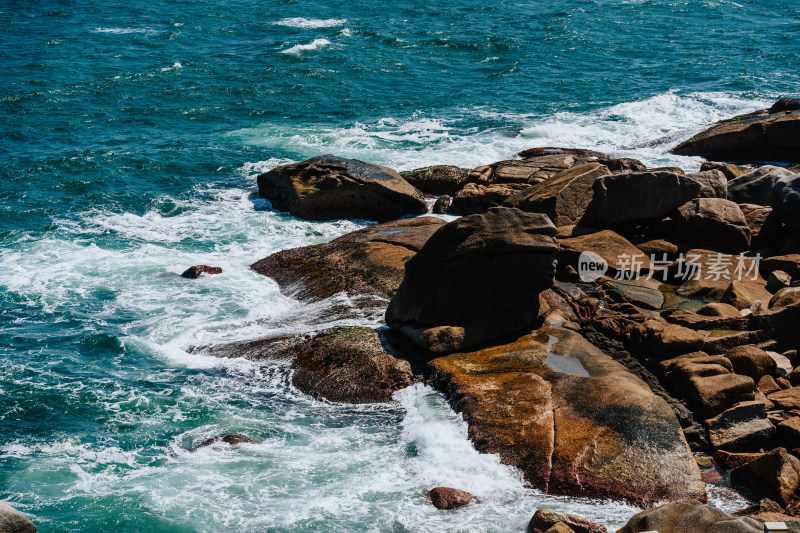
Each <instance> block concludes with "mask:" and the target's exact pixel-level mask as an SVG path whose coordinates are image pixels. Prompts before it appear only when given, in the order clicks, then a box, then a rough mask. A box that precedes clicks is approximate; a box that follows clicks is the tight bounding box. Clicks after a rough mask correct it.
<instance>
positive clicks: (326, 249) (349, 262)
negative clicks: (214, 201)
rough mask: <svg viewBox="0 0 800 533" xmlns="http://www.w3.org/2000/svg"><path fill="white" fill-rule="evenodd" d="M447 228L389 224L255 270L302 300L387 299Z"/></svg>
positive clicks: (436, 223)
mask: <svg viewBox="0 0 800 533" xmlns="http://www.w3.org/2000/svg"><path fill="white" fill-rule="evenodd" d="M443 225H444V222H443V221H442V220H440V219H438V218H435V217H421V218H413V219H407V220H399V221H396V222H388V223H386V224H380V225H377V226H371V227H368V228H364V229H362V230H359V231H355V232H353V233H349V234H347V235H344V236H342V237H339V238H338V239H334V240H332V241H331V242H329V243H325V244H315V245H312V246H304V247H302V248H294V249H292V250H284V251H280V252H276V253H274V254H272V255H270V256H269V257H267V258H264V259H261V260H260V261H258V262H256V263H254V264H253V265H252V266H251V268H252V269H253V270H255V271H256V272H258V273H259V274H263V275H265V276H269V277H271V278H272V279H274V280H275V281H276V282H277V283H278V285H279V286H280V289H281V292H283V293H284V294H288V295H290V296H295V297H299V298H302V299H307V300H308V299H310V300H321V299H324V298H329V297H331V296H333V295H334V294H337V293H340V292H345V293H347V294H348V295H350V296H356V295H362V294H370V295H371V294H375V295H380V296H384V297H386V296H390V295H392V294H394V292H395V291H396V290H397V288H398V287H399V286H400V282H401V281H402V280H403V273H404V270H403V269H404V266H405V263H406V261H408V260H409V259H410V258H411V257H413V256H414V255H415V254H416V253H417V252H418V251H419V250H420V249H421V248H422V246H423V245H424V244H425V242H427V240H428V238H429V237H430V236H431V235H433V233H434V232H435V231H436V230H437V229H439V228H440V227H441V226H443Z"/></svg>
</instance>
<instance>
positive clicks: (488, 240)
mask: <svg viewBox="0 0 800 533" xmlns="http://www.w3.org/2000/svg"><path fill="white" fill-rule="evenodd" d="M555 231H556V229H555V227H554V226H553V224H552V223H551V222H550V220H549V219H548V218H547V217H546V216H544V215H541V214H531V213H524V212H522V211H520V210H519V209H511V208H506V207H499V208H492V209H490V210H489V211H488V212H487V213H483V214H477V215H470V216H466V217H463V218H460V219H458V220H456V221H453V222H450V223H449V224H447V225H445V226H443V227H442V228H441V229H439V230H438V231H437V232H436V233H434V234H433V236H432V237H431V238H430V239H429V240H428V242H427V243H426V244H425V246H424V247H423V248H422V250H420V252H419V253H418V254H417V255H416V256H415V257H414V258H413V259H412V260H410V261H409V262H408V263H406V270H405V278H404V279H403V283H402V284H401V285H400V288H399V289H398V291H397V294H396V295H395V297H394V298H393V299H392V301H391V302H390V303H389V308H388V309H387V311H386V323H387V324H388V325H389V326H390V327H392V328H393V329H395V330H396V331H398V332H401V333H402V334H404V335H405V336H407V337H408V338H409V339H411V340H412V341H413V342H414V343H416V344H417V345H419V346H421V347H422V348H424V349H426V350H429V351H431V352H436V353H444V352H452V351H456V350H462V349H465V348H468V347H472V346H476V345H478V344H481V343H484V342H486V341H489V340H492V339H496V338H499V337H502V336H504V335H508V334H510V333H514V332H518V331H521V330H523V329H525V328H526V327H528V326H530V325H531V324H532V322H533V321H534V320H535V319H536V318H537V316H538V313H539V294H540V293H541V292H542V291H543V290H545V289H547V288H549V287H550V286H552V284H553V278H554V275H555V255H556V253H557V252H558V246H557V245H556V242H555V240H554V239H553V237H552V236H553V235H554V234H555Z"/></svg>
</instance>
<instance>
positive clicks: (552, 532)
mask: <svg viewBox="0 0 800 533" xmlns="http://www.w3.org/2000/svg"><path fill="white" fill-rule="evenodd" d="M544 533H575V530H574V529H572V528H571V527H569V526H568V525H567V524H565V523H564V522H556V523H555V524H553V526H552V527H551V528H550V529H548V530H547V531H545V532H544Z"/></svg>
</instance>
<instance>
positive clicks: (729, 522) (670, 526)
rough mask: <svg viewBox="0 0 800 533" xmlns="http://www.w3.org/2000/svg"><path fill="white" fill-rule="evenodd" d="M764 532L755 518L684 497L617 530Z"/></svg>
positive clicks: (631, 532) (620, 532) (639, 532)
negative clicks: (726, 511)
mask: <svg viewBox="0 0 800 533" xmlns="http://www.w3.org/2000/svg"><path fill="white" fill-rule="evenodd" d="M645 531H649V532H654V531H658V533H689V532H692V531H697V532H701V531H702V532H703V533H763V531H764V524H763V523H762V522H759V521H758V520H756V519H755V518H750V517H745V516H743V517H735V516H731V515H729V514H727V513H725V512H724V511H721V510H719V509H717V508H715V507H711V506H709V505H705V504H702V503H700V502H698V501H696V500H680V501H677V502H672V503H668V504H666V505H661V506H660V507H655V508H653V509H647V510H644V511H642V512H641V513H639V514H637V515H634V517H633V518H631V519H630V520H629V521H628V523H627V524H625V525H624V526H623V527H622V529H620V530H618V531H617V533H644V532H645Z"/></svg>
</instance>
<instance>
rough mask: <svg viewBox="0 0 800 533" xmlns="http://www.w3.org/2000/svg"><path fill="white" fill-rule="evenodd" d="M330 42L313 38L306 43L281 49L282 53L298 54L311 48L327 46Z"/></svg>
mask: <svg viewBox="0 0 800 533" xmlns="http://www.w3.org/2000/svg"><path fill="white" fill-rule="evenodd" d="M330 44H331V42H330V41H329V40H328V39H314V40H313V41H311V42H310V43H308V44H296V45H294V46H292V47H290V48H287V49H286V50H281V53H282V54H294V55H300V54H302V53H303V52H310V51H311V50H316V49H318V48H324V47H326V46H329V45H330Z"/></svg>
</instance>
